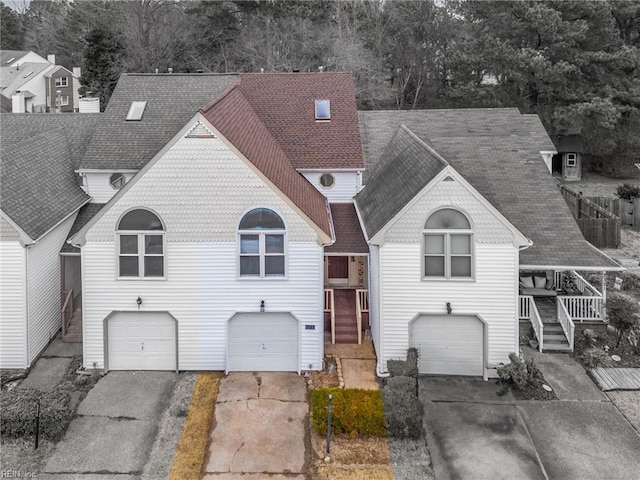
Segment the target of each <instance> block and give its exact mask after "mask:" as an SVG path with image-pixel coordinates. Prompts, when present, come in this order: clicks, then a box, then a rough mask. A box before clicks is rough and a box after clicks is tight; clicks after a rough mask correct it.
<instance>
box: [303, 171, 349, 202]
mask: <svg viewBox="0 0 640 480" xmlns="http://www.w3.org/2000/svg"><path fill="white" fill-rule="evenodd" d="M325 173H330V174H331V175H333V178H334V180H335V183H334V184H333V185H332V186H331V187H328V188H327V187H323V186H322V185H320V177H321V176H322V175H324V174H325ZM302 174H303V175H304V177H305V178H306V179H307V180H309V182H310V183H311V184H312V185H313V186H314V187H316V188H317V189H318V190H319V191H320V192H321V193H322V194H323V195H324V196H325V197H327V198H328V199H329V201H330V202H350V201H351V200H352V199H353V197H355V195H356V193H358V191H360V188H361V187H362V174H361V173H359V172H344V171H336V172H332V171H329V170H325V171H318V172H302Z"/></svg>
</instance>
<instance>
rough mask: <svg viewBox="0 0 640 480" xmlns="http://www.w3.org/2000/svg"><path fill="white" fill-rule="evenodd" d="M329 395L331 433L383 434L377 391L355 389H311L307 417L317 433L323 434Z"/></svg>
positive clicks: (381, 411) (383, 425) (379, 397)
mask: <svg viewBox="0 0 640 480" xmlns="http://www.w3.org/2000/svg"><path fill="white" fill-rule="evenodd" d="M329 394H332V395H333V417H332V421H331V425H332V431H333V432H334V433H346V434H348V435H350V436H356V435H374V436H378V437H385V436H386V435H387V430H386V428H385V423H384V410H383V405H382V394H381V393H380V391H379V390H360V389H355V388H349V389H341V388H317V389H315V390H313V391H312V392H311V416H312V422H313V427H314V428H315V430H316V432H318V433H319V434H321V435H324V434H326V433H327V415H328V410H327V404H328V399H329Z"/></svg>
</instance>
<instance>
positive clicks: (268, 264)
mask: <svg viewBox="0 0 640 480" xmlns="http://www.w3.org/2000/svg"><path fill="white" fill-rule="evenodd" d="M264 270H265V275H266V276H275V275H279V276H282V275H284V257H283V256H279V255H278V256H277V257H265V259H264Z"/></svg>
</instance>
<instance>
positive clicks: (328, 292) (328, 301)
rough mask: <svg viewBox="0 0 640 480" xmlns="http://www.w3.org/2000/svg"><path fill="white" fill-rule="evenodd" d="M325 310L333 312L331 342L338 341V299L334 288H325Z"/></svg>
mask: <svg viewBox="0 0 640 480" xmlns="http://www.w3.org/2000/svg"><path fill="white" fill-rule="evenodd" d="M324 311H325V312H329V313H330V314H331V343H332V344H335V343H336V299H335V295H334V293H333V288H325V289H324Z"/></svg>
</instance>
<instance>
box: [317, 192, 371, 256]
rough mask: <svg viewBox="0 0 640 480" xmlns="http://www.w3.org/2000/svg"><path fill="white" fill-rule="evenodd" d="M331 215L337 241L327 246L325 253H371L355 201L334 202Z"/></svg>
mask: <svg viewBox="0 0 640 480" xmlns="http://www.w3.org/2000/svg"><path fill="white" fill-rule="evenodd" d="M331 217H332V218H333V226H334V228H335V232H336V243H334V244H333V245H331V246H328V247H325V249H324V251H325V253H369V245H368V244H367V241H366V240H365V239H364V235H363V234H362V230H361V228H360V222H359V221H358V214H357V213H356V209H355V206H354V205H353V203H332V204H331Z"/></svg>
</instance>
